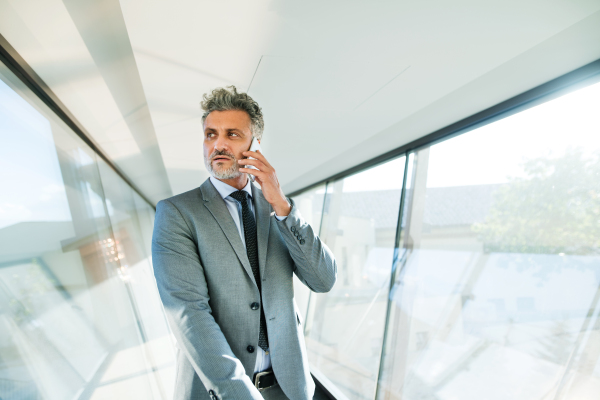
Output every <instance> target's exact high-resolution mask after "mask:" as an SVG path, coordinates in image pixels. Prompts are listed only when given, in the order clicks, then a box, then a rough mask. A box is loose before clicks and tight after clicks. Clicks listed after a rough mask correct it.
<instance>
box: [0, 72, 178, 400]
mask: <svg viewBox="0 0 600 400" xmlns="http://www.w3.org/2000/svg"><path fill="white" fill-rule="evenodd" d="M0 188H2V189H1V190H0V398H2V399H56V400H64V399H88V398H110V399H132V398H143V399H167V398H170V397H171V395H172V393H173V389H172V388H173V382H172V380H173V377H174V371H173V367H174V355H173V354H174V352H173V345H172V343H171V339H170V337H171V336H170V335H169V331H168V327H167V324H166V321H165V318H164V314H163V311H162V307H161V305H160V300H159V299H158V294H157V292H156V286H155V283H154V280H153V279H154V278H153V274H152V269H151V264H150V253H149V247H148V246H149V241H150V236H151V229H152V223H153V218H154V215H153V214H154V210H153V209H152V208H151V207H150V205H148V204H147V203H145V202H144V201H143V200H142V199H141V198H140V197H139V196H138V195H137V194H136V193H135V192H134V191H133V190H132V189H131V188H130V187H129V186H128V185H127V184H125V182H124V181H123V180H121V178H120V177H119V176H118V175H117V174H116V173H115V172H114V171H113V170H111V169H110V168H109V167H108V166H107V165H106V164H104V162H102V161H101V160H100V159H99V157H97V156H96V154H95V153H94V152H92V151H91V150H90V149H89V148H88V147H87V146H86V145H85V144H84V143H83V141H81V140H80V139H79V138H78V137H77V136H76V135H75V134H74V133H73V132H72V131H70V130H69V128H68V127H67V126H66V125H65V124H64V123H63V122H62V121H60V120H59V119H58V118H56V117H55V115H54V114H53V113H52V112H50V111H49V110H48V109H47V108H46V107H45V105H44V104H43V103H41V102H40V101H39V100H38V99H37V98H36V97H35V96H34V95H33V94H32V93H31V92H30V91H29V90H28V89H27V88H26V87H24V86H23V84H22V83H21V82H20V81H19V80H18V79H17V78H16V77H15V76H14V75H13V74H12V73H11V72H10V71H8V70H7V69H6V68H5V67H4V66H3V65H1V64H0Z"/></svg>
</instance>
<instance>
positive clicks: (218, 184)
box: [210, 176, 252, 200]
mask: <svg viewBox="0 0 600 400" xmlns="http://www.w3.org/2000/svg"><path fill="white" fill-rule="evenodd" d="M210 181H211V182H212V184H213V186H214V187H215V189H217V192H219V194H220V195H221V197H222V198H223V200H225V199H226V198H227V197H228V196H229V195H230V194H231V193H233V192H237V189H236V188H234V187H233V186H229V185H228V184H226V183H225V182H222V181H220V180H218V179H217V178H215V177H214V176H211V177H210ZM251 182H252V180H250V178H248V182H247V183H246V186H244V188H243V189H242V190H244V191H245V192H247V193H248V194H249V195H250V198H252V183H251Z"/></svg>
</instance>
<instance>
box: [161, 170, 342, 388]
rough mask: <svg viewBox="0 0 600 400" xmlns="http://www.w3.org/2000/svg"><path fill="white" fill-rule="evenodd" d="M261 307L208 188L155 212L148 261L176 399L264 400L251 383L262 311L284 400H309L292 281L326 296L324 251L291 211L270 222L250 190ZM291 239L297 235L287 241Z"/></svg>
mask: <svg viewBox="0 0 600 400" xmlns="http://www.w3.org/2000/svg"><path fill="white" fill-rule="evenodd" d="M252 194H253V195H252V197H253V200H254V207H255V214H256V220H257V236H258V255H259V268H260V276H261V279H262V301H261V298H260V294H259V291H258V288H257V286H256V283H255V281H254V275H253V274H252V269H251V267H250V262H249V261H248V257H247V255H246V250H245V248H244V244H243V243H242V239H241V238H240V235H239V233H238V230H237V228H236V225H235V223H234V221H233V219H232V218H231V214H230V213H229V211H228V210H227V206H226V205H225V202H224V200H223V199H222V198H221V196H220V195H219V193H218V192H217V190H216V189H215V188H214V186H213V185H212V183H211V182H210V180H208V179H207V180H206V181H205V182H204V183H203V184H202V186H200V187H199V188H197V189H194V190H191V191H189V192H186V193H183V194H180V195H178V196H174V197H171V198H169V199H167V200H162V201H160V202H159V203H158V205H157V208H156V220H155V223H154V234H153V237H152V261H153V265H154V275H155V277H156V283H157V285H158V291H159V293H160V297H161V299H162V302H163V305H164V308H165V312H166V314H167V319H168V321H169V325H170V326H171V329H172V331H173V333H174V335H175V338H176V339H177V346H178V356H177V378H176V384H175V385H176V388H175V397H174V398H175V399H176V400H183V399H186V400H187V399H213V400H214V397H216V398H218V399H232V400H240V399H262V396H261V395H260V393H259V392H258V390H257V389H256V388H255V387H254V385H253V383H252V382H251V377H252V375H253V372H254V364H255V361H256V352H252V353H250V352H249V351H248V350H247V348H248V346H254V348H257V346H258V332H259V327H260V312H259V311H255V310H252V309H251V307H250V305H251V304H252V303H254V302H258V303H260V305H261V307H263V308H264V312H265V318H266V322H267V332H268V338H269V351H270V355H271V363H272V365H273V371H274V372H275V376H276V377H277V380H278V382H279V384H280V386H281V389H282V390H283V392H284V393H285V394H286V396H287V397H288V398H290V399H291V400H301V399H302V400H306V399H312V396H313V393H314V382H313V381H312V378H311V376H310V372H309V369H308V362H307V357H306V347H305V344H304V335H303V329H302V326H301V322H300V317H299V315H298V311H297V310H296V307H295V302H294V289H293V285H292V274H293V273H295V274H296V276H297V277H298V278H299V279H300V280H301V281H302V282H303V283H304V284H305V285H306V286H308V287H309V288H310V289H311V290H313V291H315V292H327V291H329V290H330V289H331V288H332V287H333V284H334V283H335V280H336V275H337V266H336V263H335V260H334V258H333V255H332V253H331V251H330V250H329V249H328V248H327V246H325V244H323V243H322V242H321V240H320V239H319V238H318V237H317V236H316V235H315V233H314V232H313V230H312V228H311V227H310V225H309V224H308V223H306V221H305V220H304V219H303V218H302V216H301V215H300V213H299V211H298V209H297V208H296V207H295V206H294V204H293V202H292V201H291V200H290V202H291V204H292V211H291V212H290V214H289V216H288V217H287V218H286V219H285V220H284V221H278V220H277V219H276V218H275V216H274V212H273V210H272V208H271V205H270V204H269V203H268V202H267V201H266V200H265V198H264V196H263V194H262V191H261V190H260V189H258V188H257V187H256V186H255V185H252ZM292 229H293V230H295V232H296V234H298V236H296V235H295V233H294V232H292Z"/></svg>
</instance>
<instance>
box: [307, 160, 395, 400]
mask: <svg viewBox="0 0 600 400" xmlns="http://www.w3.org/2000/svg"><path fill="white" fill-rule="evenodd" d="M404 165H405V162H404V157H401V158H399V159H396V160H393V161H390V162H387V163H385V164H383V165H380V166H377V167H375V168H371V169H369V170H367V171H364V172H361V173H359V174H356V175H353V176H350V177H348V178H345V179H342V180H339V181H335V182H331V183H330V184H329V185H328V186H327V193H326V198H325V204H324V208H323V210H324V213H323V216H322V219H323V221H322V225H321V229H320V236H321V238H322V240H323V241H324V242H325V243H326V244H327V246H328V247H329V248H330V249H331V250H332V251H333V252H334V254H335V255H336V260H337V263H338V282H337V284H336V285H335V287H334V288H333V289H332V290H331V291H330V292H329V293H327V294H319V295H316V294H313V295H311V304H310V307H309V310H310V312H309V315H308V320H307V323H306V328H305V329H306V340H307V349H308V352H309V359H310V361H311V367H312V368H313V370H314V371H318V372H317V373H318V374H320V377H321V379H323V378H325V379H329V380H331V381H332V382H333V383H334V384H335V386H336V387H337V388H338V389H339V390H340V391H341V394H342V395H344V396H346V397H348V398H352V399H369V398H372V397H373V395H374V393H375V383H376V381H377V373H378V370H379V359H380V352H381V343H382V338H383V332H384V321H385V314H386V307H387V300H386V299H387V296H388V290H389V287H390V272H391V268H392V259H393V253H394V243H395V237H396V226H397V223H398V213H399V210H400V190H401V188H402V179H403V176H404ZM323 192H324V191H323ZM323 194H325V193H323Z"/></svg>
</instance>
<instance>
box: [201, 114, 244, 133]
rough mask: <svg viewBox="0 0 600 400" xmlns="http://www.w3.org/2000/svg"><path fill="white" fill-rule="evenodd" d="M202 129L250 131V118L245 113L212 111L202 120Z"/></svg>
mask: <svg viewBox="0 0 600 400" xmlns="http://www.w3.org/2000/svg"><path fill="white" fill-rule="evenodd" d="M204 129H205V130H206V129H215V130H216V129H239V130H243V131H245V130H250V116H249V115H248V113H247V112H246V111H242V110H227V111H212V112H211V113H210V114H208V115H207V117H206V120H204Z"/></svg>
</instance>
